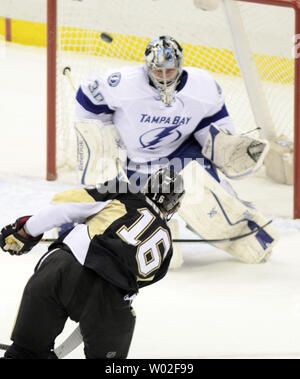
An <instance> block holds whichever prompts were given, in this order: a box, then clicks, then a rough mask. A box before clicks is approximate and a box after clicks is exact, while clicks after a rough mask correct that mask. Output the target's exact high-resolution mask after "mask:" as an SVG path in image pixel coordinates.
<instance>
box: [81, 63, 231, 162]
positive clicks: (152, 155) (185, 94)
mask: <svg viewBox="0 0 300 379" xmlns="http://www.w3.org/2000/svg"><path fill="white" fill-rule="evenodd" d="M76 98H77V109H76V115H77V118H78V119H79V120H82V119H94V120H95V119H96V120H100V121H102V123H104V124H112V123H113V124H114V125H115V127H116V128H117V130H118V132H119V134H120V136H121V139H122V141H123V142H124V144H125V146H126V149H127V155H128V158H129V159H130V160H132V161H134V162H137V163H139V162H143V163H144V162H151V161H155V160H157V159H160V158H162V157H168V156H169V155H170V154H172V153H173V152H174V151H176V149H178V148H179V147H180V146H181V145H182V144H183V143H184V142H185V141H186V140H187V139H188V138H189V137H190V136H194V137H195V138H196V140H197V141H198V142H199V143H200V145H202V144H203V142H204V140H205V138H206V135H207V132H208V129H209V125H210V124H211V123H212V122H214V123H215V124H217V125H218V126H219V127H220V128H222V129H224V130H226V131H229V132H231V133H233V132H234V126H233V123H232V121H231V119H230V117H229V115H228V112H227V110H226V106H225V104H224V97H223V94H222V91H221V89H220V87H219V86H218V84H217V83H216V82H215V80H214V79H213V78H212V76H211V75H210V74H208V73H207V72H206V71H204V70H201V69H197V68H192V67H188V68H185V69H184V71H183V76H182V80H181V82H180V84H179V85H178V87H177V88H176V93H175V96H174V99H173V102H172V104H171V105H170V106H166V105H165V104H163V103H162V101H161V99H160V96H159V93H158V91H157V89H156V88H155V87H154V86H152V85H151V83H149V78H148V76H147V73H146V71H145V69H144V67H143V66H140V67H125V68H122V69H119V70H117V71H114V72H112V71H111V72H108V73H105V74H97V75H95V76H94V77H92V78H90V79H88V80H86V81H84V82H83V83H82V84H81V86H80V88H79V90H78V92H77V97H76Z"/></svg>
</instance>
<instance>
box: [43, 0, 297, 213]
mask: <svg viewBox="0 0 300 379" xmlns="http://www.w3.org/2000/svg"><path fill="white" fill-rule="evenodd" d="M47 1H48V7H47V12H48V13H47V22H48V26H47V34H48V38H47V40H48V46H47V50H48V52H47V65H48V79H47V82H48V87H47V88H48V90H47V92H48V100H47V102H48V111H47V112H48V116H47V117H48V120H47V123H48V137H47V138H48V140H47V179H48V180H55V179H56V177H57V171H58V172H60V170H67V169H69V170H75V164H76V163H75V161H76V139H75V133H74V132H73V130H72V129H73V128H72V125H73V113H74V112H73V108H74V93H73V91H72V89H71V88H69V87H70V85H69V83H67V81H66V79H65V77H63V75H62V70H63V67H65V66H71V67H72V75H73V77H74V82H75V85H76V86H77V85H79V83H80V82H81V80H83V79H85V78H86V77H87V76H89V75H91V74H93V73H94V72H97V71H105V70H108V69H111V68H113V67H116V68H117V67H120V66H124V65H137V64H138V65H140V64H143V51H144V49H145V46H146V45H147V43H148V42H149V41H150V39H152V38H153V37H155V36H157V35H163V34H169V35H172V36H173V37H174V38H176V39H177V40H178V41H179V42H180V43H181V44H182V46H183V48H184V53H185V54H184V64H185V65H186V66H195V67H200V68H204V69H206V70H209V71H210V72H211V73H212V75H213V76H214V77H215V78H216V80H217V81H218V82H219V84H220V85H221V87H222V88H223V91H224V94H225V100H226V105H227V108H228V110H229V113H230V115H231V116H232V118H233V121H234V123H235V125H236V128H237V132H240V133H243V132H246V131H248V130H250V129H254V128H255V127H256V126H260V125H257V124H258V123H259V122H258V119H257V115H256V114H257V111H258V108H259V107H260V105H261V104H260V103H261V101H259V96H258V95H257V94H256V92H255V89H254V90H252V92H253V91H254V94H253V93H251V90H250V92H249V88H248V87H247V80H248V82H250V86H251V85H252V84H253V83H251V82H253V81H254V80H253V79H251V78H252V76H251V74H250V73H249V71H250V69H249V68H247V66H245V68H243V67H242V65H241V66H239V64H238V62H239V63H241V62H240V59H239V57H238V55H239V54H236V48H237V47H236V43H235V41H234V39H235V38H234V29H233V30H231V29H230V17H231V16H230V15H229V16H228V15H227V16H226V12H224V8H223V7H222V6H219V7H218V8H217V9H215V10H212V11H202V10H201V9H199V8H197V7H195V4H194V1H193V0H184V1H182V0H178V1H176V2H174V0H155V1H154V0H143V7H141V5H140V4H141V2H140V0H113V1H110V2H106V1H100V0H81V1H79V0H47ZM220 1H221V2H222V1H223V2H224V3H225V2H227V1H228V0H220ZM234 2H235V3H236V5H237V6H238V7H239V11H240V14H241V17H242V21H243V27H244V29H245V30H244V31H245V35H246V37H247V39H249V46H250V48H249V49H248V50H249V51H248V50H247V54H248V56H249V57H250V58H251V56H252V60H253V64H254V65H255V67H254V71H255V70H257V72H258V76H257V81H258V82H259V84H260V85H261V87H262V92H263V97H264V98H265V102H266V107H267V111H268V113H269V114H270V119H272V123H273V125H274V134H276V135H277V136H279V135H281V134H286V135H287V136H288V138H289V139H290V140H293V142H294V217H295V218H300V164H299V162H300V136H299V130H300V117H299V116H300V114H299V112H300V107H299V105H298V104H300V103H299V100H300V98H299V97H300V92H299V91H300V82H299V80H300V79H299V78H300V71H299V70H300V65H299V59H297V52H296V51H295V52H294V56H293V52H292V50H293V45H294V44H295V43H293V40H294V41H295V38H297V37H295V36H297V35H299V39H300V21H299V20H300V19H299V17H300V1H299V0H234ZM233 28H234V26H233ZM278 28H282V30H283V32H282V33H279V32H278ZM103 32H107V33H110V34H111V35H112V36H113V37H114V39H113V42H112V43H110V44H107V43H105V42H104V41H102V40H101V39H100V38H99V36H100V35H101V33H103ZM295 42H297V41H295ZM238 49H239V48H238ZM245 76H246V80H245ZM254 87H255V86H254ZM255 104H256V105H255ZM253 108H254V109H253ZM264 114H266V112H265V113H264ZM272 128H273V126H272V127H270V128H269V129H270V130H272ZM271 134H272V133H271ZM268 137H270V134H269V135H268Z"/></svg>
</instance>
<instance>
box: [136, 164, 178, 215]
mask: <svg viewBox="0 0 300 379" xmlns="http://www.w3.org/2000/svg"><path fill="white" fill-rule="evenodd" d="M142 192H143V193H144V194H145V196H147V197H148V198H149V199H150V200H151V201H153V202H154V203H155V204H156V205H157V206H158V207H159V208H160V209H161V210H162V211H165V212H167V214H168V215H170V214H173V213H175V212H176V211H177V210H178V208H179V206H180V203H181V200H182V198H183V195H184V193H185V190H184V186H183V179H182V176H181V175H180V174H178V173H177V172H175V171H174V170H172V169H169V168H167V167H165V168H162V169H160V170H158V171H157V172H155V173H154V174H152V175H151V176H150V177H149V178H148V180H147V182H146V184H145V186H144V188H143V190H142Z"/></svg>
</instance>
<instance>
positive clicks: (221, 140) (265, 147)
mask: <svg viewBox="0 0 300 379" xmlns="http://www.w3.org/2000/svg"><path fill="white" fill-rule="evenodd" d="M268 151H269V142H268V141H266V140H261V139H254V138H250V137H246V136H240V135H232V134H227V133H225V132H224V131H223V130H222V129H220V128H219V127H218V126H217V125H215V124H211V126H210V129H209V133H208V135H207V137H206V139H205V142H204V145H203V150H202V153H203V155H204V156H205V158H208V159H209V160H210V161H212V162H213V163H214V164H215V165H216V167H217V168H219V169H220V171H222V172H223V174H224V175H226V176H227V177H228V178H232V179H238V178H240V177H243V176H246V175H249V174H252V173H254V172H256V171H257V170H258V169H259V168H260V167H261V166H262V164H263V162H264V159H265V157H266V155H267V153H268Z"/></svg>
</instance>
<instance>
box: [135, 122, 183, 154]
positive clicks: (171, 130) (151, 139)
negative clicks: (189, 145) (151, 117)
mask: <svg viewBox="0 0 300 379" xmlns="http://www.w3.org/2000/svg"><path fill="white" fill-rule="evenodd" d="M176 128H178V125H175V126H170V127H168V128H156V129H153V130H151V131H150V132H147V133H145V134H143V135H141V137H140V143H141V145H142V146H143V147H144V148H145V149H149V150H155V149H157V148H158V147H159V146H157V145H158V144H159V143H160V142H161V141H162V140H164V139H165V138H166V137H169V136H171V135H173V136H174V139H171V140H170V139H168V143H171V142H174V141H177V140H178V139H179V138H180V137H181V135H182V134H181V133H180V131H179V130H175V129H176Z"/></svg>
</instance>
